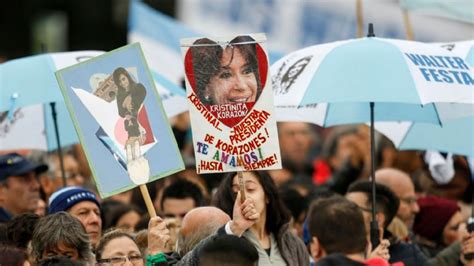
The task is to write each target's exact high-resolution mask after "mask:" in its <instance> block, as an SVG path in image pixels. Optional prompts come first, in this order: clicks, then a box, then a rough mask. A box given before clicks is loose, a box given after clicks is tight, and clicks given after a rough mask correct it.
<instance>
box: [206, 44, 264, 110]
mask: <svg viewBox="0 0 474 266" xmlns="http://www.w3.org/2000/svg"><path fill="white" fill-rule="evenodd" d="M232 54H233V57H232ZM206 96H207V97H209V98H210V99H211V100H212V102H213V103H214V104H232V103H242V102H255V101H256V100H257V77H256V76H255V72H253V69H252V67H251V65H250V64H249V63H248V62H247V60H246V59H245V57H244V56H243V55H242V53H241V52H240V49H239V48H238V46H237V47H234V48H231V47H227V48H226V49H225V50H224V52H223V54H222V58H221V69H220V72H219V73H217V75H215V76H213V77H212V78H211V79H210V81H209V84H208V86H207V87H206Z"/></svg>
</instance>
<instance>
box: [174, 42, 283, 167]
mask: <svg viewBox="0 0 474 266" xmlns="http://www.w3.org/2000/svg"><path fill="white" fill-rule="evenodd" d="M264 42H265V35H263V34H254V35H240V36H237V37H234V38H218V39H216V38H197V39H196V38H193V39H183V40H181V46H182V52H183V56H184V67H185V72H186V87H187V98H188V103H189V110H190V115H191V125H192V132H193V144H194V151H195V155H196V169H197V172H198V173H215V172H230V171H249V170H263V169H278V168H281V158H280V148H279V145H278V133H277V128H276V122H275V121H276V120H275V115H274V106H273V93H272V91H271V84H270V83H271V79H270V73H269V66H268V56H267V53H266V51H265V49H264V46H263V45H264Z"/></svg>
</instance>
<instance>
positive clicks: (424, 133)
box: [375, 116, 474, 156]
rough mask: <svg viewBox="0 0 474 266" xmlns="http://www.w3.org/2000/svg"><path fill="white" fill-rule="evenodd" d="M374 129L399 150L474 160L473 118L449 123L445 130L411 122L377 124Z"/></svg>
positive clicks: (445, 125) (431, 125) (444, 125)
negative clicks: (460, 156)
mask: <svg viewBox="0 0 474 266" xmlns="http://www.w3.org/2000/svg"><path fill="white" fill-rule="evenodd" d="M375 129H376V130H377V131H379V132H380V133H382V134H384V135H385V136H386V137H387V138H389V139H390V140H391V141H392V142H393V144H394V145H395V146H396V147H397V148H398V149H400V150H437V151H441V152H451V153H454V154H460V155H466V156H474V137H473V136H474V116H469V117H464V118H459V119H455V120H452V121H448V122H446V123H444V124H443V126H442V127H440V126H437V125H433V124H426V123H412V122H398V123H394V122H380V123H379V122H377V123H376V124H375Z"/></svg>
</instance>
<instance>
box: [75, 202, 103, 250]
mask: <svg viewBox="0 0 474 266" xmlns="http://www.w3.org/2000/svg"><path fill="white" fill-rule="evenodd" d="M68 212H69V214H71V215H72V216H74V217H76V218H77V219H79V221H80V222H81V223H82V225H83V226H84V228H85V229H86V232H87V234H88V235H89V240H90V241H91V244H92V245H93V246H95V245H96V244H97V243H98V242H99V240H100V236H101V231H102V219H101V218H100V210H99V207H98V206H97V205H96V204H95V203H94V202H92V201H82V202H79V203H77V204H76V205H74V206H72V207H71V209H69V210H68Z"/></svg>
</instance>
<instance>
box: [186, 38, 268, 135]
mask: <svg viewBox="0 0 474 266" xmlns="http://www.w3.org/2000/svg"><path fill="white" fill-rule="evenodd" d="M184 66H185V71H186V76H187V78H188V81H189V84H190V85H191V88H192V90H193V92H194V94H195V95H196V96H197V98H198V99H199V100H200V101H201V103H202V104H203V106H204V107H205V108H206V109H207V111H209V112H210V113H211V114H212V115H214V116H215V117H216V118H217V119H218V120H219V121H220V122H221V123H223V124H224V125H226V126H228V127H234V126H235V125H237V124H239V123H240V121H242V120H243V119H244V118H245V117H246V116H247V115H248V114H249V113H250V112H251V110H252V108H253V107H254V105H255V104H256V102H257V101H258V99H259V98H260V95H261V94H262V92H263V89H264V88H265V83H266V80H267V73H268V60H267V56H266V54H265V51H264V50H263V48H262V47H261V46H260V44H258V43H256V42H255V40H253V39H252V38H251V37H250V36H238V37H236V38H234V39H233V40H232V41H231V42H230V43H227V44H225V45H220V44H218V43H217V42H215V41H212V40H210V39H207V38H203V39H198V40H197V41H195V42H194V45H193V46H191V48H189V49H188V50H187V52H186V55H185V57H184Z"/></svg>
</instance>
